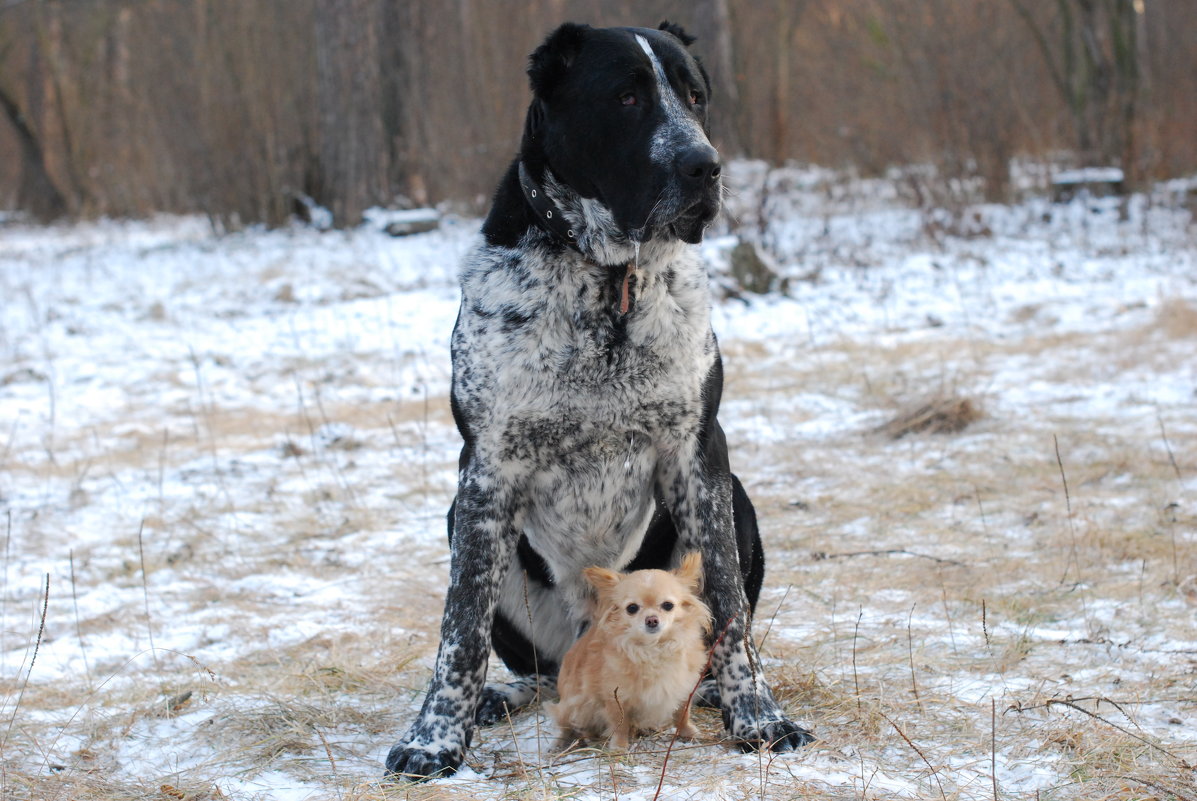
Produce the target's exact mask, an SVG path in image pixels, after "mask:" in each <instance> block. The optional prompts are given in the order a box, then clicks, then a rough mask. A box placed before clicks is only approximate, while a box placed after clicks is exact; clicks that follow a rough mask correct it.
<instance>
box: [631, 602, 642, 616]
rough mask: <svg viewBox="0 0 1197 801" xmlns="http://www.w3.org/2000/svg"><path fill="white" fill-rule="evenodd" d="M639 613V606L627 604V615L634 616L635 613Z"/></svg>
mask: <svg viewBox="0 0 1197 801" xmlns="http://www.w3.org/2000/svg"><path fill="white" fill-rule="evenodd" d="M639 611H640V607H639V605H637V604H628V614H629V615H634V614H636V613H637V612H639Z"/></svg>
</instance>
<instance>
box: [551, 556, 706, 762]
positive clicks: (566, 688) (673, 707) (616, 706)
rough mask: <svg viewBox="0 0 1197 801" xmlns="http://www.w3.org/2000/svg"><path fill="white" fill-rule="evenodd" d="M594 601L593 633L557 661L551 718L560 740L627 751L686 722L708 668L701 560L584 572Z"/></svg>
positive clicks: (689, 734) (683, 731)
mask: <svg viewBox="0 0 1197 801" xmlns="http://www.w3.org/2000/svg"><path fill="white" fill-rule="evenodd" d="M582 573H583V575H584V576H585V577H586V580H587V581H588V582H589V583H590V585H591V586H592V587H594V589H595V591H596V593H597V596H598V599H597V602H596V604H595V608H594V616H593V621H592V623H591V625H590V628H589V629H588V630H587V631H586V633H585V634H583V635H582V637H581V639H579V640H578V641H577V642H576V643H574V645H573V647H572V648H570V650H569V652H568V653H566V655H565V658H564V660H563V661H562V664H561V671H560V676H559V679H558V683H557V689H558V692H559V693H560V696H561V701H560V703H558V704H557V705H556V706H555V707H554V708H553V709H552V713H553V717H554V718H555V719H556V721H557V725H558V726H559V727H560V728H561V738H560V742H561V744H562V745H565V744H568V743H569V742H571V741H572V740H574V739H577V738H582V739H585V738H589V737H594V738H607V737H610V744H611V746H612V747H613V748H617V749H626V748H627V747H628V742H629V740H630V739H631V738H632V737H634V736H635V735H636V734H637V733H638V732H643V731H655V730H660V729H664V728H666V727H667V726H668V725H669V724H670V723H672V724H673V725H675V726H676V727H677V730H678V735H679V736H681V737H685V738H687V739H693V738H695V737H696V736H697V735H698V732H697V730H696V729H695V728H694V726H693V725H691V723H690V696H691V693H692V691H693V690H694V686H695V685H696V684H697V683H698V680H699V678H700V674H701V673H702V669H703V666H704V664H705V663H706V654H707V651H706V646H705V645H704V635H706V634H709V633H710V631H711V613H710V610H709V609H707V606H706V604H704V603H703V602H702V601H701V600H700V599H699V586H700V584H701V581H702V556H701V555H700V554H699V553H698V552H697V551H695V552H691V553H688V554H686V556H685V557H684V558H683V559H682V563H681V566H680V567H678V568H677V569H676V570H672V571H664V570H637V571H634V572H631V573H617V572H615V571H614V570H607V569H606V568H601V567H588V568H586V569H585V570H583V571H582Z"/></svg>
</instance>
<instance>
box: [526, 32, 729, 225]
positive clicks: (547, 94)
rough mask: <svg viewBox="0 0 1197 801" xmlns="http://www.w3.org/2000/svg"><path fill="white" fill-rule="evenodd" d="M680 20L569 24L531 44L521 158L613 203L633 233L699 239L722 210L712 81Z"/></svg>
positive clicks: (618, 222) (607, 203)
mask: <svg viewBox="0 0 1197 801" xmlns="http://www.w3.org/2000/svg"><path fill="white" fill-rule="evenodd" d="M692 41H694V40H693V37H690V36H688V35H687V34H686V33H685V31H683V30H682V29H681V28H680V27H678V26H676V25H671V24H669V23H661V27H660V29H658V30H653V29H651V28H591V27H590V26H588V25H575V24H572V23H570V24H565V25H562V26H561V27H560V28H558V29H557V30H556V31H554V32H553V33H552V34H551V35H550V36H549V38H548V39H547V40H545V42H544V44H542V45H541V46H540V47H539V48H537V50H536V52H534V53H533V54H532V57H531V63H530V65H529V68H528V75H529V77H530V78H531V82H532V92H533V99H532V104H531V106H530V107H529V109H528V117H527V122H526V124H525V128H524V141H523V146H522V151H521V158H523V160H524V161H525V163H526V164H528V165H529V166H530V168H531V169H532V170H533V171H534V172H536V173H537V174H540V173H541V171H542V170H543V168H544V167H548V168H549V169H550V170H551V171H552V173H553V175H555V176H556V177H557V178H558V179H559V180H560V181H561V182H563V183H565V184H566V185H568V187H569V188H570V189H572V190H573V191H575V192H577V193H578V194H579V195H580V196H581V197H583V198H588V199H591V200H595V201H598V202H599V203H601V204H602V205H603V206H605V207H606V209H607V210H608V211H609V212H610V215H611V217H612V218H613V219H614V222H615V225H616V226H617V227H618V229H619V231H618V234H619V235H620V236H623V237H627V238H629V239H630V240H632V241H634V242H645V241H647V240H648V239H650V238H652V237H653V236H654V235H655V236H672V237H676V238H678V239H681V240H683V241H685V242H698V241H700V240H701V239H702V233H703V230H704V229H705V228H706V226H707V224H708V223H709V222H710V221H711V220H712V219H713V218H714V216H715V215H716V213H717V212H718V211H719V199H720V183H719V174H720V163H719V154H718V152H716V150H715V148H714V147H712V146H711V143H710V140H709V138H708V136H709V131H708V127H707V103H708V100H709V98H710V93H711V84H710V80H709V79H708V78H707V74H706V72H705V70H703V68H702V65H701V64H700V63H699V62H698V60H697V59H696V58H694V57H693V56H692V55H691V54H690V53H689V51H688V50H687V47H688V46H689V44H690V43H691V42H692Z"/></svg>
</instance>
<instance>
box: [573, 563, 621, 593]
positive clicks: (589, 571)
mask: <svg viewBox="0 0 1197 801" xmlns="http://www.w3.org/2000/svg"><path fill="white" fill-rule="evenodd" d="M582 575H583V576H585V577H586V580H587V581H589V582H590V586H591V587H594V588H595V589H596V590H598V591H599V592H600V593H603V592H606V591H607V590H610V589H611V588H612V587H614V586H615V585H616V584H618V583H619V580H620V579H621V578H623V577H622V576H621V575H620V574H618V573H616V572H615V571H614V570H608V569H607V568H605V567H587V568H584V569H583V570H582Z"/></svg>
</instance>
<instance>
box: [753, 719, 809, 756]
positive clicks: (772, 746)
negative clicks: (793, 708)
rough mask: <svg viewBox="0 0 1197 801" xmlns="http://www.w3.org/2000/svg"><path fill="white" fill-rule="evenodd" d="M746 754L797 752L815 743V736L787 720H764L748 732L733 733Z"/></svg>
mask: <svg viewBox="0 0 1197 801" xmlns="http://www.w3.org/2000/svg"><path fill="white" fill-rule="evenodd" d="M733 736H734V737H735V738H736V740H737V741H738V743H739V746H740V750H741V751H744V752H750V751H758V750H761V749H768V750H770V751H773V752H774V753H781V752H783V751H796V750H798V749H799V748H801V747H802V746H804V745H809V744H810V743H813V742H814V741H815V735H813V734H811V733H810V732H809V731H807V730H806V729H804V728H802V727H801V726H799V725H798V724H797V723H794V722H793V721H791V720H787V719H785V718H778V719H776V720H762V721H760V722H759V723H758V724H757V725H756V726H753V727H752V728H751V729H749V730H747V731H741V732H739V733H735V732H733Z"/></svg>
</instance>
